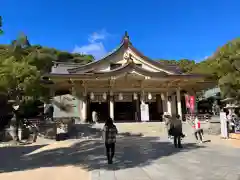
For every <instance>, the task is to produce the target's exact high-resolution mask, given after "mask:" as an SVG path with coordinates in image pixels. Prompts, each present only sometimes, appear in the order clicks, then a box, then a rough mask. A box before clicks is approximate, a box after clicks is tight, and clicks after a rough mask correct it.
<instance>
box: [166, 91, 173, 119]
mask: <svg viewBox="0 0 240 180" xmlns="http://www.w3.org/2000/svg"><path fill="white" fill-rule="evenodd" d="M167 112H168V113H169V114H171V115H172V105H171V96H170V95H169V93H168V92H167Z"/></svg>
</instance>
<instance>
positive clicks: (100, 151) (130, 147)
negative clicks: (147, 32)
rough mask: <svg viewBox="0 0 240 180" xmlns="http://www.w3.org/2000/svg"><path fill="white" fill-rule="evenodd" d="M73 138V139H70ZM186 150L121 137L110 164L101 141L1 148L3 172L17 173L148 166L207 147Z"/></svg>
mask: <svg viewBox="0 0 240 180" xmlns="http://www.w3.org/2000/svg"><path fill="white" fill-rule="evenodd" d="M70 141H71V140H70ZM183 145H184V148H183V149H175V148H174V147H173V144H172V143H170V142H161V141H159V137H140V136H131V135H129V134H128V136H127V137H126V136H125V137H119V138H118V140H117V144H116V155H115V161H114V162H115V163H114V164H113V165H110V166H109V165H107V164H106V157H105V149H104V148H105V147H104V144H103V142H102V141H101V140H85V141H82V142H77V143H75V144H73V145H72V146H70V147H64V148H57V149H50V150H47V148H46V147H44V149H45V150H43V151H36V152H34V151H35V150H37V149H39V148H41V147H43V146H22V147H21V146H20V147H4V148H0V156H1V161H0V172H1V173H3V172H13V171H24V170H30V169H36V168H40V167H56V166H65V165H73V166H79V167H81V168H83V169H86V170H96V169H108V170H109V169H114V170H117V169H126V168H133V167H136V166H145V165H148V164H150V163H151V162H152V161H154V160H157V159H159V158H162V157H165V156H171V155H174V154H176V153H181V152H182V151H184V152H186V151H190V150H192V149H196V148H203V147H201V146H198V145H195V144H183Z"/></svg>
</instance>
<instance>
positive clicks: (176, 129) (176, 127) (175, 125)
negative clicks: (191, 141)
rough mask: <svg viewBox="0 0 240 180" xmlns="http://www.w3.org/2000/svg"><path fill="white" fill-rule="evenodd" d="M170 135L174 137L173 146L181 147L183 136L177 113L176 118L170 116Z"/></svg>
mask: <svg viewBox="0 0 240 180" xmlns="http://www.w3.org/2000/svg"><path fill="white" fill-rule="evenodd" d="M172 135H173V137H174V146H175V148H182V144H181V138H182V137H183V132H182V121H181V120H180V116H179V115H177V116H176V118H172Z"/></svg>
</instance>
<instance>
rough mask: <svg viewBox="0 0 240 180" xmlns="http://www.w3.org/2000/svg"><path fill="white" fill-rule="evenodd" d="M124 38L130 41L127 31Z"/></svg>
mask: <svg viewBox="0 0 240 180" xmlns="http://www.w3.org/2000/svg"><path fill="white" fill-rule="evenodd" d="M124 38H126V39H129V35H128V32H127V31H125V34H124Z"/></svg>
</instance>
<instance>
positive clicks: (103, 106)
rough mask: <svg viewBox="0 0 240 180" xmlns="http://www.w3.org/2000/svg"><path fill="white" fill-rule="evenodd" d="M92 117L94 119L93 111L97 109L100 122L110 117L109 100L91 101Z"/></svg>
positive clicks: (90, 114)
mask: <svg viewBox="0 0 240 180" xmlns="http://www.w3.org/2000/svg"><path fill="white" fill-rule="evenodd" d="M89 108H90V113H89V116H90V119H91V120H92V112H93V111H95V112H96V113H97V116H98V122H105V121H106V119H107V118H109V108H108V103H107V102H91V103H90V107H89Z"/></svg>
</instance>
